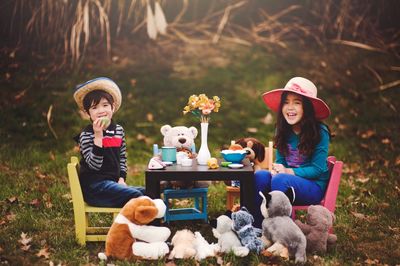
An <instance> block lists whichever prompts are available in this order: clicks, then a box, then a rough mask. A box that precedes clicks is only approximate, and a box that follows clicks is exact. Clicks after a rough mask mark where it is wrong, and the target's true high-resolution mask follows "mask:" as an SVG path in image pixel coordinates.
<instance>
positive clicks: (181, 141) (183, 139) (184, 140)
mask: <svg viewBox="0 0 400 266" xmlns="http://www.w3.org/2000/svg"><path fill="white" fill-rule="evenodd" d="M178 141H179V142H180V143H182V144H183V143H185V142H186V139H185V138H180V139H178Z"/></svg>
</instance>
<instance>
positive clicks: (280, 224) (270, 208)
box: [259, 189, 307, 264]
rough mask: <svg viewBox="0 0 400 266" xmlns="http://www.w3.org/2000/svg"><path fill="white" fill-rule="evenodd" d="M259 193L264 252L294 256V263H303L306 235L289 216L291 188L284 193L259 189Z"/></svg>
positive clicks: (304, 260) (290, 210) (292, 196)
mask: <svg viewBox="0 0 400 266" xmlns="http://www.w3.org/2000/svg"><path fill="white" fill-rule="evenodd" d="M259 194H260V196H261V197H262V198H263V201H262V203H261V205H260V210H261V213H262V215H263V216H264V220H263V222H262V230H263V232H262V234H263V239H264V240H265V244H266V247H267V250H266V252H269V253H272V254H273V255H278V256H281V257H295V263H296V264H297V263H305V262H306V260H307V257H306V245H307V243H306V237H305V236H304V234H303V232H302V231H301V230H300V228H299V227H298V226H297V225H296V224H295V223H294V222H293V220H292V219H291V218H290V214H291V213H292V205H291V199H293V198H294V194H293V190H292V189H288V190H287V191H286V192H285V193H283V192H282V191H278V190H274V191H271V192H269V193H268V194H266V195H264V193H262V192H261V191H260V192H259Z"/></svg>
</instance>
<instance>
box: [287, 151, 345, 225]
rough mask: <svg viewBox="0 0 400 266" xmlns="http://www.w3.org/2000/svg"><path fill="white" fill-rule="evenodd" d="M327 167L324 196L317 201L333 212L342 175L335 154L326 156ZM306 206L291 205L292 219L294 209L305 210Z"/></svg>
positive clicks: (341, 166) (341, 164)
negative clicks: (328, 174)
mask: <svg viewBox="0 0 400 266" xmlns="http://www.w3.org/2000/svg"><path fill="white" fill-rule="evenodd" d="M328 168H329V172H330V173H331V174H330V178H329V183H328V187H327V188H326V192H325V197H324V198H323V199H322V200H321V202H320V203H319V204H320V205H322V206H324V207H325V208H327V209H328V210H330V211H331V212H332V213H335V208H336V197H337V194H338V191H339V184H340V177H341V176H342V168H343V162H342V161H336V158H335V156H329V157H328ZM307 208H308V206H293V209H292V219H293V220H295V219H296V211H300V210H307Z"/></svg>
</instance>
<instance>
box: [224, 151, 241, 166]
mask: <svg viewBox="0 0 400 266" xmlns="http://www.w3.org/2000/svg"><path fill="white" fill-rule="evenodd" d="M221 154H222V157H223V158H224V160H225V161H227V162H231V163H241V162H242V161H243V159H244V157H246V154H247V152H246V151H245V150H236V151H233V150H222V151H221Z"/></svg>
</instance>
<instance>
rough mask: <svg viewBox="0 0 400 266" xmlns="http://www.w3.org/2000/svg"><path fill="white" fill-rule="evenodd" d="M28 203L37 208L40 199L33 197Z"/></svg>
mask: <svg viewBox="0 0 400 266" xmlns="http://www.w3.org/2000/svg"><path fill="white" fill-rule="evenodd" d="M29 204H30V205H32V206H33V207H36V208H38V207H39V206H40V200H39V199H33V200H31V202H29Z"/></svg>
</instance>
